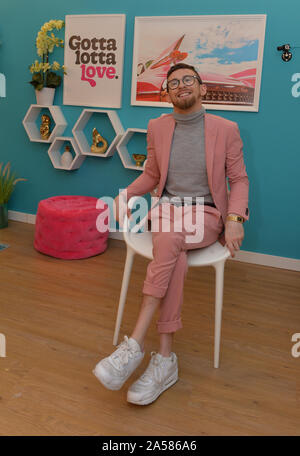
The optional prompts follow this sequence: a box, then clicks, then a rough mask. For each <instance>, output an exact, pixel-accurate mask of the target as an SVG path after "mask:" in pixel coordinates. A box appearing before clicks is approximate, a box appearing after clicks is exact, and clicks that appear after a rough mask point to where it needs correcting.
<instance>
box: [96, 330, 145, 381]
mask: <svg viewBox="0 0 300 456" xmlns="http://www.w3.org/2000/svg"><path fill="white" fill-rule="evenodd" d="M144 355H145V352H142V351H141V348H140V345H139V344H138V342H137V341H136V340H135V339H133V338H132V337H130V338H129V339H128V337H127V336H124V341H123V342H122V343H121V344H120V345H118V348H117V349H116V350H115V351H114V352H113V353H112V354H111V355H110V356H108V357H107V358H104V359H102V360H101V361H100V362H99V363H98V364H97V365H96V367H95V369H94V370H93V373H94V374H95V376H96V377H97V378H98V380H100V382H101V383H102V384H103V385H104V386H105V387H106V388H108V389H110V390H119V389H120V388H122V386H123V384H124V383H125V382H126V380H127V379H128V377H130V375H131V374H132V372H133V371H134V370H135V369H136V368H137V367H138V365H139V364H140V363H141V362H142V359H143V358H144Z"/></svg>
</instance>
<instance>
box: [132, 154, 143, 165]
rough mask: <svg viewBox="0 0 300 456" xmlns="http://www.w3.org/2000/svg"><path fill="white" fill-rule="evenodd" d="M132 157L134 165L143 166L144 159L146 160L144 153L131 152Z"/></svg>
mask: <svg viewBox="0 0 300 456" xmlns="http://www.w3.org/2000/svg"><path fill="white" fill-rule="evenodd" d="M132 157H133V159H134V161H135V165H136V166H140V167H142V166H143V163H144V161H145V160H146V155H144V154H132Z"/></svg>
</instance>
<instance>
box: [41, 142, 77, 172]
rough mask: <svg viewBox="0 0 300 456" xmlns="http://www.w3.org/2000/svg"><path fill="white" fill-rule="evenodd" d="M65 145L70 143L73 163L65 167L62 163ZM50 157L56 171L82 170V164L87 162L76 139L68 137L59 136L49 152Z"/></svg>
mask: <svg viewBox="0 0 300 456" xmlns="http://www.w3.org/2000/svg"><path fill="white" fill-rule="evenodd" d="M65 143H69V145H70V146H71V149H72V152H71V153H72V155H73V161H72V162H71V163H70V164H69V165H67V166H66V165H64V164H63V162H62V154H63V153H64V151H63V146H64V144H65ZM48 155H49V157H50V160H51V162H52V165H53V166H54V168H56V169H64V170H66V171H72V170H73V169H78V168H80V166H81V164H82V162H83V161H84V160H85V156H84V155H82V154H81V153H80V150H79V147H78V145H77V143H76V141H75V139H74V138H68V137H66V136H57V137H56V138H55V139H54V141H53V143H52V144H51V146H50V147H49V150H48Z"/></svg>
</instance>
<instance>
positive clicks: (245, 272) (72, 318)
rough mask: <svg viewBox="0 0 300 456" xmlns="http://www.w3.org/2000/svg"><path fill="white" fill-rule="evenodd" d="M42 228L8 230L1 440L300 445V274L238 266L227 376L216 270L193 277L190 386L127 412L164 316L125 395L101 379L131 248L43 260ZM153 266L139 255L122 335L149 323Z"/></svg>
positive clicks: (2, 263) (229, 285) (180, 348)
mask: <svg viewBox="0 0 300 456" xmlns="http://www.w3.org/2000/svg"><path fill="white" fill-rule="evenodd" d="M33 238H34V226H33V225H27V224H23V223H19V222H12V221H10V223H9V227H8V228H5V229H2V230H0V243H8V244H10V247H9V248H8V249H6V250H3V251H0V333H3V334H4V335H5V336H6V344H7V353H6V355H7V356H6V357H5V358H0V388H1V391H0V435H103V436H104V435H116V436H117V435H128V436H130V435H149V436H153V435H161V436H164V435H165V436H166V435H171V436H179V435H300V426H299V422H300V400H299V398H300V358H293V357H292V355H291V348H292V345H293V342H292V341H291V337H292V335H293V334H294V333H300V280H299V279H300V274H299V272H295V271H287V270H282V269H275V268H269V267H264V266H256V265H252V264H246V263H239V262H233V261H228V262H227V265H226V268H225V289H224V310H223V325H222V339H221V358H220V368H219V369H214V368H213V336H214V271H213V269H212V268H201V269H193V268H191V269H190V270H189V271H188V274H187V278H186V283H185V294H184V306H183V313H182V316H183V326H184V327H183V329H181V330H180V331H178V332H177V334H176V336H175V343H174V351H175V352H176V353H177V355H178V360H179V377H180V378H179V381H178V382H177V383H176V384H175V385H174V386H173V387H171V388H170V389H169V390H167V391H166V392H165V393H163V394H162V395H161V396H160V398H159V399H158V400H157V401H156V402H154V403H153V404H151V405H149V406H144V407H143V406H135V405H133V404H129V403H127V402H126V391H127V388H128V387H129V385H130V384H131V383H132V382H133V381H134V380H135V379H137V378H138V377H139V376H140V375H141V373H142V372H143V371H144V369H145V367H146V366H147V364H148V362H149V359H150V352H151V351H152V350H157V349H158V337H157V332H156V326H155V322H156V319H157V315H156V316H155V318H154V320H153V322H152V325H151V327H150V329H149V332H148V334H147V339H146V344H145V345H146V355H145V358H144V360H143V363H142V364H141V365H140V366H139V368H138V369H137V371H136V372H135V373H134V374H133V375H132V377H131V378H130V379H129V380H128V381H127V382H126V384H125V385H124V387H123V388H122V389H121V390H120V391H108V390H106V389H105V388H104V387H103V386H102V385H101V384H100V383H99V382H98V380H97V379H96V378H95V377H94V375H93V374H92V370H93V368H94V366H95V364H96V363H97V362H98V361H99V360H100V359H101V358H103V357H104V356H107V355H108V354H110V353H111V352H112V351H113V350H114V347H113V345H112V338H113V331H114V324H115V318H116V312H117V304H118V299H119V293H120V287H121V280H122V274H123V266H124V261H125V254H126V249H125V245H124V243H123V242H122V241H118V240H113V239H110V240H109V246H108V249H107V250H106V252H105V253H103V254H102V255H99V256H96V257H93V258H89V259H84V260H74V261H65V260H58V259H55V258H51V257H48V256H45V255H42V254H40V253H38V252H36V251H35V250H34V248H33ZM147 264H148V261H147V260H146V259H143V258H141V257H136V258H135V262H134V266H133V273H132V276H131V282H130V289H129V293H128V299H127V304H126V309H125V315H124V319H123V324H122V327H121V332H120V341H121V339H122V338H123V335H124V334H128V335H130V333H131V331H132V328H133V325H134V323H135V320H136V318H137V315H138V310H139V304H140V302H141V298H142V292H141V290H142V285H143V281H144V277H145V272H146V267H147Z"/></svg>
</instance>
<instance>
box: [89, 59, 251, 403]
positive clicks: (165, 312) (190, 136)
mask: <svg viewBox="0 0 300 456" xmlns="http://www.w3.org/2000/svg"><path fill="white" fill-rule="evenodd" d="M206 90H207V88H206V86H205V85H204V84H203V83H202V80H201V78H200V76H199V74H198V73H197V71H196V70H195V68H194V67H192V66H190V65H187V64H183V63H179V64H177V65H174V66H173V67H171V68H170V70H169V72H168V75H167V92H168V96H169V99H170V102H171V103H172V104H173V107H174V109H173V113H172V114H168V115H164V116H161V117H159V118H157V119H153V120H150V122H149V125H148V134H147V143H148V146H147V151H148V154H147V163H146V166H145V170H144V172H143V173H142V174H141V176H139V177H138V178H137V179H136V180H135V181H134V182H133V183H132V184H131V185H129V186H128V187H127V189H126V193H123V194H122V195H120V197H124V195H125V198H126V201H128V200H129V199H130V198H131V197H132V196H140V195H144V194H146V193H148V192H151V191H152V190H153V189H155V188H157V193H156V196H157V197H158V203H159V204H158V206H157V207H156V208H155V209H154V208H153V209H152V210H150V211H149V213H148V218H149V219H151V222H152V223H154V224H155V226H156V229H155V231H153V230H152V239H153V260H152V261H151V262H150V263H149V265H148V268H147V275H146V279H145V281H144V286H143V295H144V296H143V302H142V305H141V309H140V313H139V316H138V320H137V322H136V325H135V328H134V330H133V332H132V334H131V337H130V338H128V337H127V336H125V337H124V341H123V342H122V343H121V344H120V345H119V346H118V348H117V350H115V351H114V352H113V353H112V355H110V356H108V357H107V358H104V359H103V360H101V361H100V362H99V363H98V364H97V366H96V367H95V369H94V374H95V375H96V377H97V378H98V379H99V380H100V381H101V383H102V384H103V385H104V386H106V387H107V388H109V389H113V390H118V389H120V388H121V387H122V385H123V384H124V382H125V381H126V380H127V379H128V378H129V376H130V375H131V374H132V372H133V371H134V370H135V369H136V368H137V367H138V365H139V364H140V363H141V361H142V359H143V357H144V354H145V353H144V339H145V336H146V332H147V330H148V327H149V325H150V323H151V320H152V317H153V314H154V312H155V310H156V309H157V307H158V306H159V307H160V315H159V320H158V322H157V329H158V332H159V336H160V348H159V352H158V353H155V352H152V353H151V360H150V363H149V365H148V367H147V369H146V371H145V372H144V374H143V375H142V376H141V377H140V378H139V379H138V380H137V381H136V382H134V383H133V384H132V385H131V387H130V388H129V390H128V393H127V400H128V401H129V402H131V403H134V404H139V405H146V404H149V403H151V402H153V401H155V400H156V399H157V397H158V396H159V395H160V394H161V393H162V392H163V391H165V390H166V389H167V388H169V387H170V386H171V385H173V384H174V383H175V382H176V381H177V380H178V363H177V356H176V354H175V353H174V352H172V351H171V348H172V343H173V335H174V333H175V332H176V331H177V330H178V329H180V328H182V322H181V307H182V301H183V285H184V279H185V275H186V272H187V253H186V252H187V250H189V249H194V248H201V247H205V246H207V245H210V244H212V243H214V242H216V241H217V240H219V242H221V243H222V244H223V245H224V244H226V246H227V247H228V249H229V250H230V253H231V255H232V256H234V252H235V251H237V250H239V249H240V246H241V243H242V240H243V238H244V228H243V222H244V221H245V220H247V219H248V217H249V214H248V213H249V211H248V189H249V183H248V177H247V173H246V170H245V165H244V160H243V151H242V147H243V145H242V141H241V138H240V134H239V129H238V126H237V124H236V123H235V122H231V121H229V120H227V119H224V118H222V117H219V116H215V115H212V114H207V113H206V112H205V109H204V107H203V106H202V97H203V96H204V95H205V94H206ZM227 179H228V183H229V186H230V192H229V191H228V186H227ZM120 197H117V198H116V199H115V202H116V213H119V212H118V211H119V206H120ZM187 197H188V198H187ZM199 198H200V200H201V203H202V204H199ZM186 201H188V202H186ZM128 213H129V212H128ZM199 214H200V217H199V219H197V216H198V215H199ZM201 215H202V218H201ZM179 216H180V217H182V219H183V220H184V219H185V218H186V217H187V216H189V217H190V218H189V220H192V221H194V220H195V219H196V220H201V221H202V222H203V223H202V228H203V229H202V230H200V231H198V230H196V231H195V225H194V224H190V226H189V225H186V224H185V223H183V225H184V226H183V228H182V229H181V230H180V231H179V230H178V229H176V228H175V226H176V223H177V221H178V217H179ZM167 221H168V223H169V226H170V229H169V230H168V231H166V230H165V229H164V228H163V227H164V223H165V222H167ZM188 234H189V236H188V237H187V235H188ZM193 236H194V238H193Z"/></svg>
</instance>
